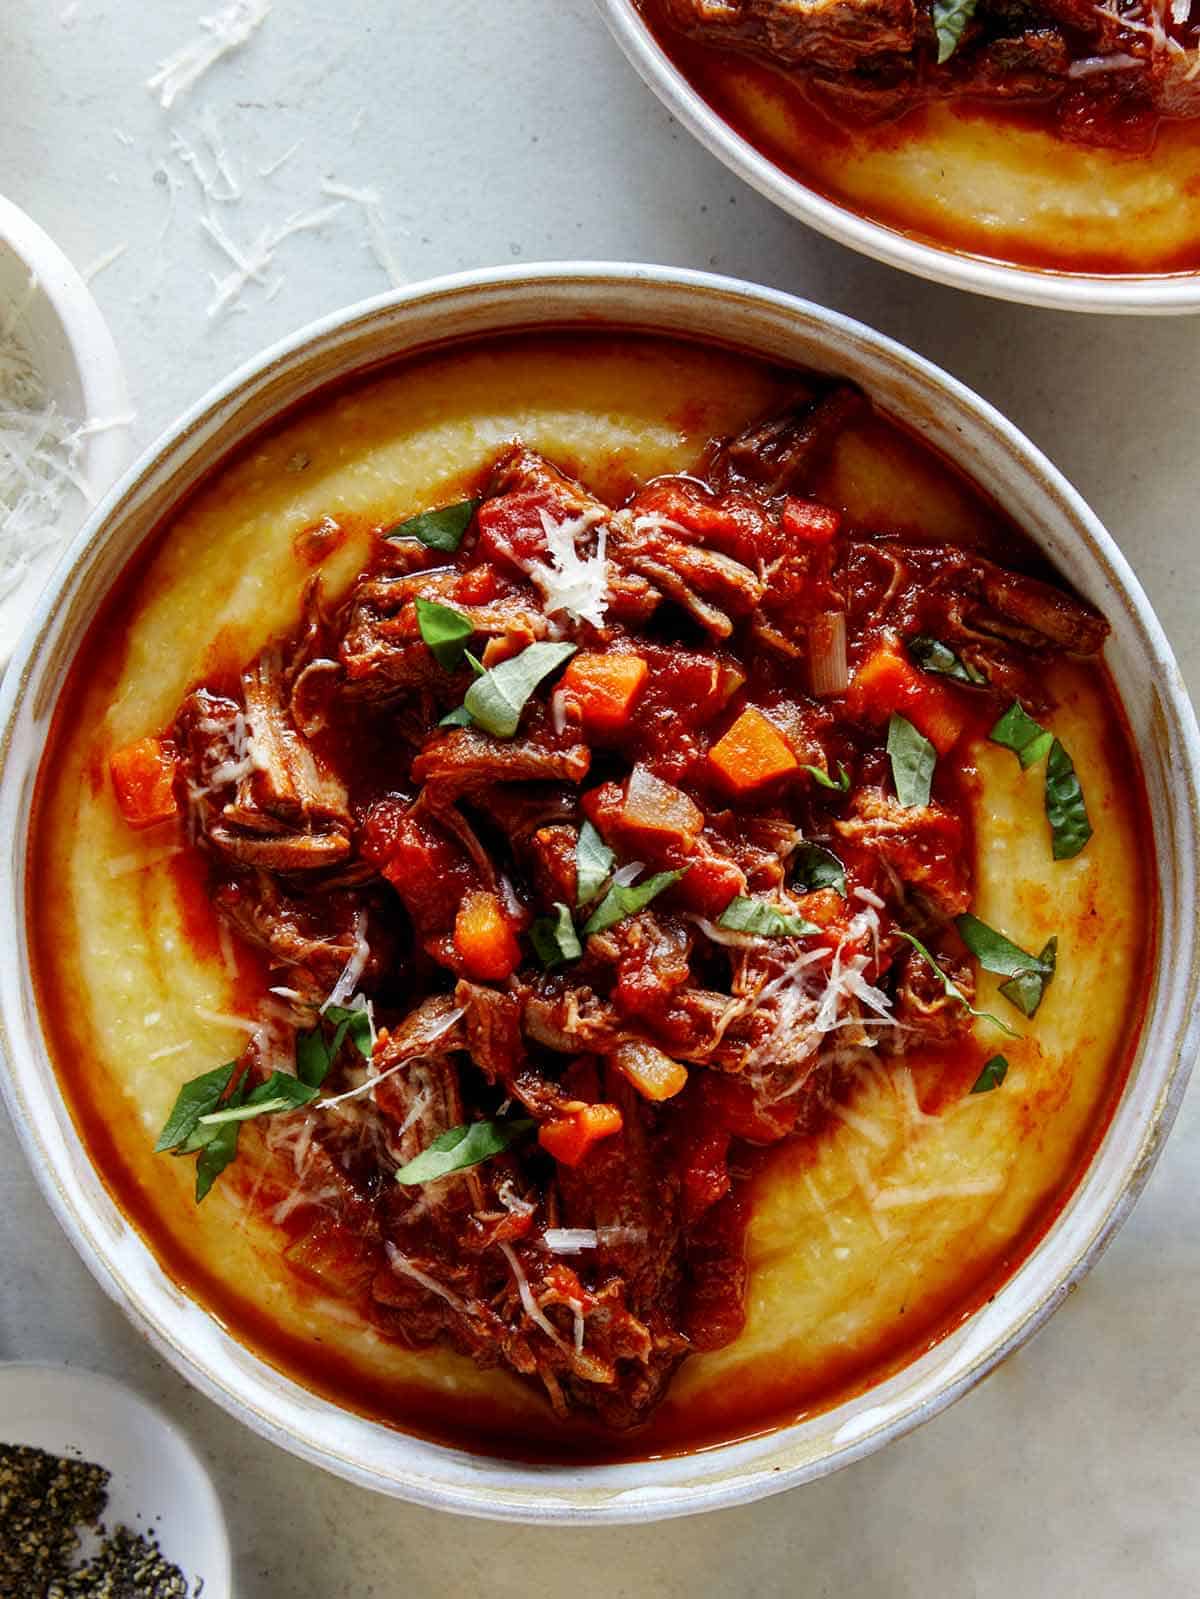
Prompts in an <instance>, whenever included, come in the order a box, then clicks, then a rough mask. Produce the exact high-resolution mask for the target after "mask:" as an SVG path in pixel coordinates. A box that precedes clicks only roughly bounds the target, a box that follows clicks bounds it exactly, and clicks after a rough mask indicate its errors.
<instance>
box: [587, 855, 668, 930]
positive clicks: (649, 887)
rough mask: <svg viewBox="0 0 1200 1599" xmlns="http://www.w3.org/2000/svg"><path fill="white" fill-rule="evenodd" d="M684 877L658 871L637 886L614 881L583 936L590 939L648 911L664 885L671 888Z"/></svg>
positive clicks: (591, 917) (588, 920)
mask: <svg viewBox="0 0 1200 1599" xmlns="http://www.w3.org/2000/svg"><path fill="white" fill-rule="evenodd" d="M682 876H683V873H682V872H681V871H679V872H655V874H654V876H653V877H648V878H647V879H646V881H645V882H644V883H639V884H638V885H637V886H636V888H635V887H633V886H632V885H625V884H621V883H614V884H613V886H612V887H611V888H610V889H609V891H608V893H607V894H605V896H604V898H603V899H602V900H601V901H600V903H599V905H597V906H596V909H595V910H594V911H593V912H592V914H591V915H590V916H589V917H588V919H587V921H586V922H584V924H583V936H584V937H585V938H587V937H589V935H590V934H592V933H603V932H604V931H605V930H606V929H607V928H609V927H615V926H616V924H617V923H618V922H623V921H624V920H625V918H626V917H627V916H634V915H636V913H637V912H638V911H640V910H645V908H646V906H647V905H649V903H650V901H651V900H652V899H654V898H655V896H656V895H658V894H661V893H662V891H663V889H664V888H670V886H671V884H672V883H677V882H678V881H679V879H680V878H681V877H682Z"/></svg>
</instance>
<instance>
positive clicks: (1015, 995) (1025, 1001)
mask: <svg viewBox="0 0 1200 1599" xmlns="http://www.w3.org/2000/svg"><path fill="white" fill-rule="evenodd" d="M1057 959H1058V939H1057V938H1052V939H1051V940H1050V942H1049V943H1048V944H1047V945H1046V947H1045V949H1043V951H1042V953H1041V954H1040V955H1039V956H1038V958H1037V965H1036V966H1031V967H1030V968H1029V969H1028V970H1027V971H1023V972H1017V973H1016V975H1015V976H1014V977H1010V978H1009V980H1008V982H1007V983H1001V984H1000V992H1001V993H1002V994H1003V995H1004V997H1005V999H1007V1000H1009V1001H1010V1003H1012V1004H1013V1005H1015V1006H1016V1007H1017V1009H1018V1010H1019V1011H1020V1012H1021V1014H1022V1015H1023V1016H1032V1015H1033V1013H1034V1011H1035V1010H1037V1008H1038V1006H1039V1005H1040V1004H1041V1003H1042V999H1043V997H1044V995H1045V993H1046V989H1047V987H1048V985H1049V982H1050V979H1051V978H1052V977H1053V976H1054V967H1055V964H1056V962H1057Z"/></svg>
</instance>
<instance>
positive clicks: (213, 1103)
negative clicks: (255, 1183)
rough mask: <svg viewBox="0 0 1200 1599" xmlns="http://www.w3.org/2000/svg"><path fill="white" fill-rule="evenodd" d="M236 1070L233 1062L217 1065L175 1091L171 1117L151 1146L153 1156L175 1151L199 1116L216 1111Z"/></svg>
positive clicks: (192, 1129)
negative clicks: (156, 1140) (152, 1146)
mask: <svg viewBox="0 0 1200 1599" xmlns="http://www.w3.org/2000/svg"><path fill="white" fill-rule="evenodd" d="M236 1069H237V1061H235V1060H231V1061H229V1062H228V1063H227V1064H226V1065H224V1066H217V1067H214V1069H213V1070H212V1071H211V1072H205V1073H204V1074H203V1075H202V1076H200V1077H193V1078H192V1080H191V1081H190V1082H187V1083H184V1085H183V1087H182V1088H181V1089H180V1090H179V1093H178V1095H177V1097H176V1100H175V1103H174V1105H173V1106H172V1108H171V1114H170V1115H169V1116H168V1117H167V1120H166V1125H165V1126H164V1127H163V1130H162V1132H161V1133H159V1135H158V1142H157V1143H156V1144H155V1146H154V1152H155V1154H156V1155H163V1154H165V1153H166V1152H167V1150H169V1149H179V1148H180V1146H181V1145H183V1144H186V1143H187V1141H188V1139H189V1138H190V1137H191V1136H192V1134H193V1133H194V1132H195V1131H196V1128H197V1126H198V1125H199V1123H200V1118H201V1116H207V1115H208V1113H209V1111H211V1110H216V1108H217V1106H218V1105H219V1104H220V1103H221V1095H222V1094H223V1093H224V1092H225V1090H226V1089H227V1088H228V1087H229V1080H230V1078H231V1077H232V1076H233V1074H234V1072H235V1070H236Z"/></svg>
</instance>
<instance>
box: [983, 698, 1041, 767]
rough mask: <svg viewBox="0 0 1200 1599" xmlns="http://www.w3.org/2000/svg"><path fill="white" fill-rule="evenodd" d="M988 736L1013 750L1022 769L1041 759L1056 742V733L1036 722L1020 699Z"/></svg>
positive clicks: (994, 742)
mask: <svg viewBox="0 0 1200 1599" xmlns="http://www.w3.org/2000/svg"><path fill="white" fill-rule="evenodd" d="M988 737H989V738H990V739H991V741H992V743H993V744H1002V745H1003V746H1004V748H1005V749H1006V750H1012V752H1013V754H1014V755H1015V756H1016V757H1017V759H1018V760H1019V761H1020V763H1021V770H1022V771H1025V770H1026V769H1027V768H1028V767H1030V766H1032V765H1033V764H1034V762H1035V761H1040V760H1041V758H1042V756H1043V755H1045V754H1046V753H1047V752H1048V750H1049V749H1050V746H1051V744H1053V742H1054V734H1053V733H1051V732H1048V731H1047V729H1046V728H1044V727H1043V726H1042V725H1041V723H1040V722H1035V721H1034V719H1033V717H1032V716H1030V714H1029V712H1028V711H1027V710H1026V709H1025V707H1024V706H1023V705H1022V704H1021V702H1020V700H1014V701H1013V702H1012V704H1011V705H1010V706H1009V708H1008V709H1007V710H1006V711H1005V713H1004V715H1003V716H1002V717H1001V718H1000V720H999V721H998V722H997V723H996V725H995V727H993V729H992V731H991V732H990V733H989V734H988Z"/></svg>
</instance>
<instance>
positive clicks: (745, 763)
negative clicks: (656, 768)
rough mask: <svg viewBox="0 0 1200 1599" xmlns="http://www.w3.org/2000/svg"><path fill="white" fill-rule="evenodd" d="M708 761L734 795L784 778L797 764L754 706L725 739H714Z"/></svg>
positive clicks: (784, 740) (775, 729) (778, 735)
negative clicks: (775, 779) (778, 778)
mask: <svg viewBox="0 0 1200 1599" xmlns="http://www.w3.org/2000/svg"><path fill="white" fill-rule="evenodd" d="M708 759H709V763H710V765H712V766H713V767H714V768H715V769H716V771H717V773H718V774H719V775H720V777H721V778H722V779H723V780H724V782H725V783H726V784H727V785H728V786H729V787H730V788H731V789H733V791H734V792H735V793H737V794H746V793H749V792H750V790H751V789H755V788H761V787H762V785H763V784H764V783H770V782H771V781H772V780H773V779H774V778H777V777H786V776H787V774H788V773H789V772H794V771H795V770H796V768H797V767H798V766H799V764H800V762H799V761H798V760H797V759H796V757H795V755H794V754H793V753H792V748H791V746H790V745H789V744H788V742H787V740H786V739H785V738H784V737H783V734H782V733H780V732H779V730H778V728H776V727H775V725H774V724H773V723H772V722H769V721H768V720H767V718H766V717H765V716H764V715H763V713H762V712H761V711H760V710H758V709H756V708H755V707H754V706H753V705H748V706H747V707H746V709H745V710H744V711H743V712H742V714H741V715H740V716H739V717H738V719H737V721H736V722H734V724H733V726H732V727H731V728H730V729H729V731H728V732H727V733H726V734H725V736H724V737H723V738H721V739H718V740H717V742H716V743H715V744H714V745H713V747H712V749H710V750H709V752H708Z"/></svg>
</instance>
